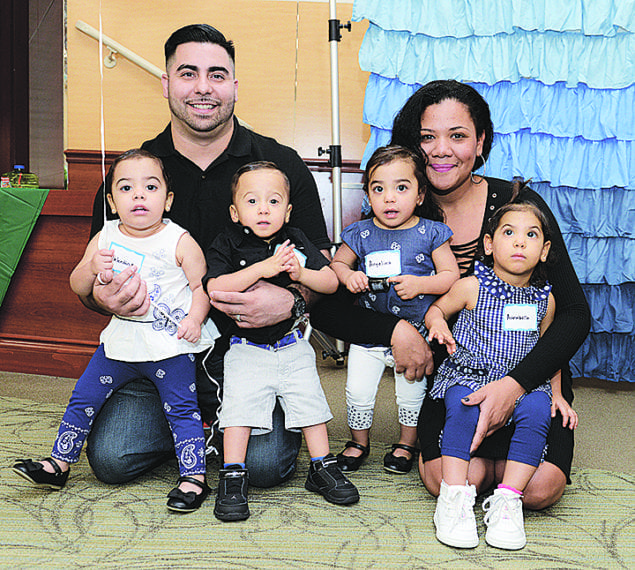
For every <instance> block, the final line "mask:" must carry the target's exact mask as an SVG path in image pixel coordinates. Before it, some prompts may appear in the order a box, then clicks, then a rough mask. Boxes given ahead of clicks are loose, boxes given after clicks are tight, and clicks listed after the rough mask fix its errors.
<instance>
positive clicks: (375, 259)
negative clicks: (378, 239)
mask: <svg viewBox="0 0 635 570" xmlns="http://www.w3.org/2000/svg"><path fill="white" fill-rule="evenodd" d="M366 275H368V277H394V276H395V275H401V252H400V251H399V250H398V249H393V250H388V251H374V252H373V253H369V254H368V255H367V256H366Z"/></svg>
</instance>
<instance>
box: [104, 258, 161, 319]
mask: <svg viewBox="0 0 635 570" xmlns="http://www.w3.org/2000/svg"><path fill="white" fill-rule="evenodd" d="M93 299H94V301H95V304H96V305H97V306H98V307H99V308H100V309H102V310H103V311H107V312H108V313H114V314H115V315H119V316H120V317H138V316H141V315H145V314H146V313H147V312H148V309H149V308H150V297H149V296H148V290H147V286H146V282H145V281H143V280H142V279H141V277H140V276H139V274H138V273H137V269H136V267H127V268H126V269H124V270H123V271H122V272H121V273H119V274H117V275H115V277H114V278H113V279H112V281H110V282H109V283H107V284H106V285H102V284H101V283H99V281H97V280H95V285H94V286H93Z"/></svg>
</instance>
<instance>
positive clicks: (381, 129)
mask: <svg viewBox="0 0 635 570" xmlns="http://www.w3.org/2000/svg"><path fill="white" fill-rule="evenodd" d="M363 19H365V20H368V21H369V28H368V31H367V32H366V35H365V37H364V41H363V43H362V47H361V49H360V53H359V61H360V65H361V67H362V69H364V70H365V71H369V72H370V73H371V75H370V78H369V81H368V86H367V89H366V97H365V101H364V121H365V122H366V123H367V124H369V125H370V126H371V137H370V140H369V142H368V145H367V147H366V151H365V153H364V158H363V164H365V162H366V161H367V160H368V157H369V156H370V154H372V152H373V151H374V150H375V149H376V148H377V147H378V146H381V145H384V144H387V143H388V141H389V140H390V129H391V128H392V121H393V118H394V116H395V115H396V113H397V112H398V111H399V109H400V108H401V106H402V105H403V103H404V102H405V101H406V99H408V97H409V96H410V95H411V94H412V93H414V92H415V91H416V90H417V89H418V88H419V87H420V86H421V85H423V84H425V83H427V82H428V81H431V80H433V79H457V80H459V81H464V82H466V83H469V84H470V85H472V86H473V87H474V88H475V89H477V90H478V91H479V92H480V93H481V94H482V95H483V96H484V98H485V99H486V100H487V101H488V103H489V104H490V107H491V110H492V120H493V122H494V129H495V138H494V145H493V148H492V152H491V154H490V157H489V160H488V162H487V166H486V168H487V174H488V175H491V176H497V177H499V178H504V179H511V178H513V177H514V176H520V177H522V178H525V179H527V178H531V179H532V180H533V183H532V187H533V188H534V189H535V190H536V191H537V192H539V193H540V194H541V196H543V198H544V199H545V201H546V202H547V203H548V204H549V206H550V208H551V209H552V211H553V213H554V215H555V216H556V218H557V219H558V221H559V223H560V228H561V230H562V233H563V235H564V238H565V242H566V244H567V247H568V249H569V254H570V256H571V259H572V261H573V264H574V266H575V268H576V271H577V273H578V276H579V278H580V281H581V282H582V284H583V288H584V291H585V293H586V295H587V299H588V300H589V305H590V307H591V312H592V316H593V323H592V327H591V334H590V335H589V338H588V339H587V340H586V342H585V343H584V345H583V346H582V347H581V349H580V350H579V351H578V353H577V354H576V355H575V357H574V358H573V360H572V362H571V366H572V371H573V373H574V376H586V377H595V378H602V379H606V380H613V381H629V382H635V357H634V356H633V355H634V354H635V247H634V245H635V242H634V240H635V117H634V111H635V0H563V1H561V2H553V1H550V0H478V1H475V0H445V1H444V2H438V1H431V0H399V1H392V2H391V1H389V0H356V1H355V3H354V5H353V20H354V21H361V20H363Z"/></svg>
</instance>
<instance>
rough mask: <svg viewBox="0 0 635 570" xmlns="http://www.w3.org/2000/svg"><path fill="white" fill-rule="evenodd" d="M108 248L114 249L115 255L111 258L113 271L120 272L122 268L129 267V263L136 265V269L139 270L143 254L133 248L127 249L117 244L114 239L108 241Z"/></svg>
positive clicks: (143, 257)
mask: <svg viewBox="0 0 635 570" xmlns="http://www.w3.org/2000/svg"><path fill="white" fill-rule="evenodd" d="M108 249H114V250H115V255H114V257H113V260H112V270H113V272H114V273H121V272H122V271H123V270H124V269H126V268H127V267H130V266H131V265H136V267H137V271H141V266H142V265H143V260H144V259H145V257H146V256H145V255H143V254H141V253H139V252H137V251H134V250H133V249H128V248H127V247H124V246H123V245H119V244H118V243H115V242H114V241H113V242H110V246H109V247H108Z"/></svg>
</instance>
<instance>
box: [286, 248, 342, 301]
mask: <svg viewBox="0 0 635 570" xmlns="http://www.w3.org/2000/svg"><path fill="white" fill-rule="evenodd" d="M290 266H291V268H290V269H289V276H290V277H291V279H293V280H294V281H297V282H298V283H300V284H301V285H304V286H305V287H308V288H309V289H311V290H312V291H315V292H316V293H324V294H326V295H329V294H331V293H335V291H337V287H338V286H339V281H338V279H337V275H335V272H334V271H333V270H332V269H331V268H330V267H329V266H328V265H325V266H324V267H322V268H321V269H309V268H307V267H302V265H300V262H299V261H298V258H297V257H296V256H295V255H294V256H293V259H292V260H291V262H290Z"/></svg>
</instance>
